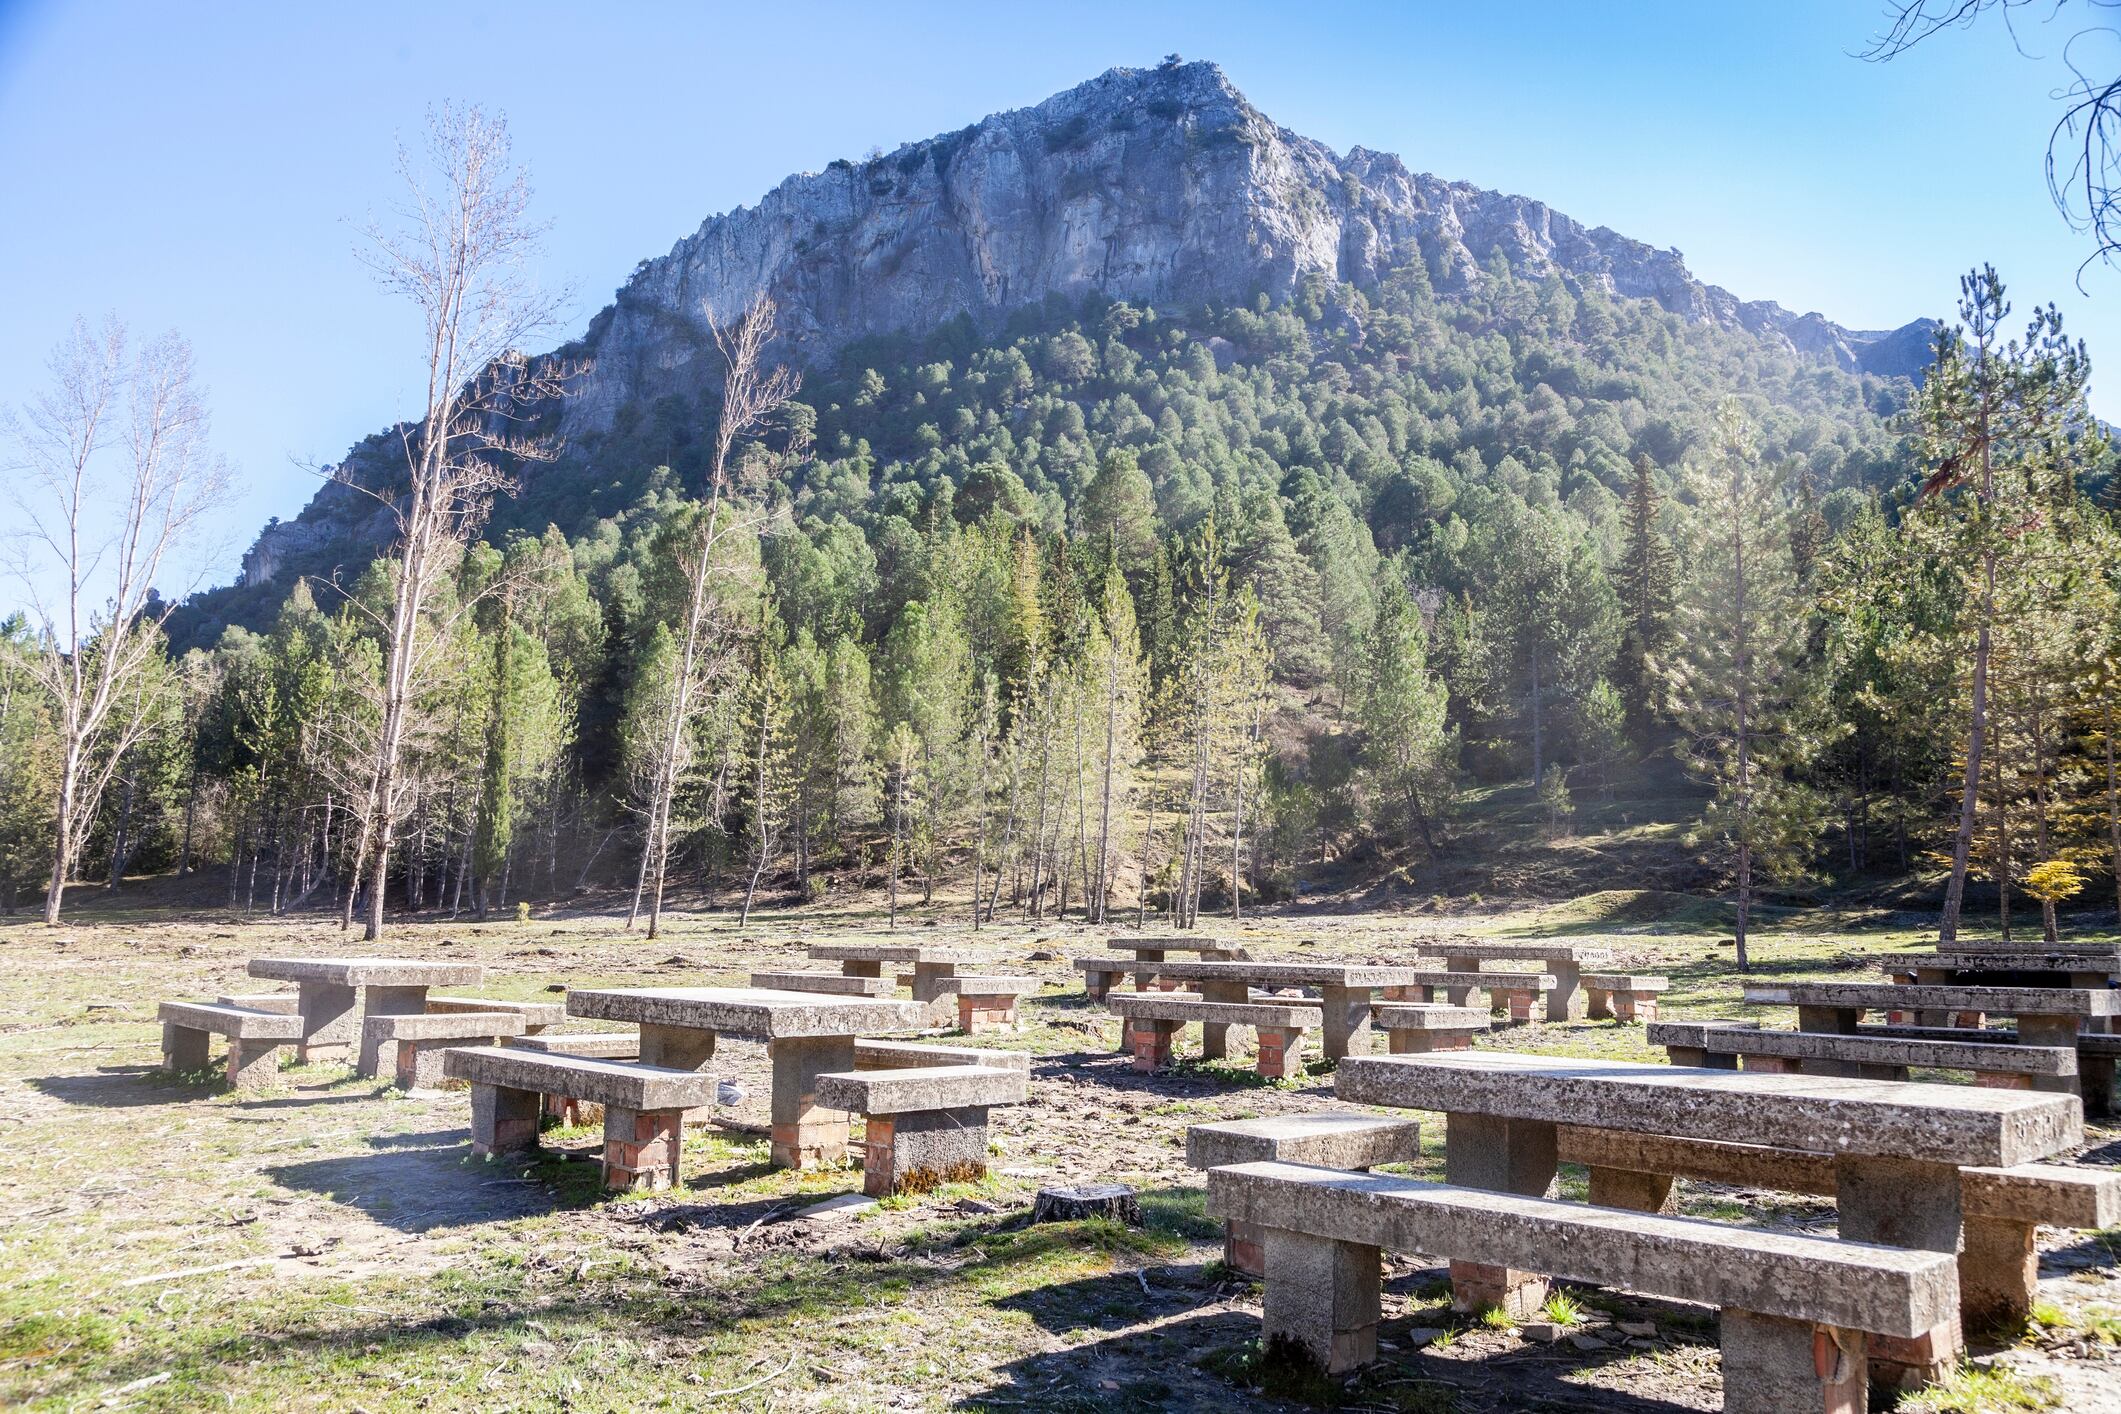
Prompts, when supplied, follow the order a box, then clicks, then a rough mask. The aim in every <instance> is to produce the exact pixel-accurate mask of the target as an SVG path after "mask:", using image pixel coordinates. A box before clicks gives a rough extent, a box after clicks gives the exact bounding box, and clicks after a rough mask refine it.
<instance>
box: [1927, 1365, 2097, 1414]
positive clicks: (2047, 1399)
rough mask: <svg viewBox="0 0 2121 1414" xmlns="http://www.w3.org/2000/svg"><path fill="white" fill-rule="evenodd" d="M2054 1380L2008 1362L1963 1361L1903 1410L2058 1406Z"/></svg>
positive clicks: (1934, 1413) (1979, 1413) (1995, 1413)
mask: <svg viewBox="0 0 2121 1414" xmlns="http://www.w3.org/2000/svg"><path fill="white" fill-rule="evenodd" d="M2059 1398H2060V1396H2059V1395H2058V1394H2057V1393H2056V1391H2055V1386H2054V1383H2053V1381H2051V1380H2046V1379H2043V1378H2041V1377H2040V1376H2038V1375H2026V1374H2021V1373H2019V1372H2018V1371H2016V1370H2013V1369H2011V1368H2010V1367H2009V1366H2007V1365H1998V1366H1996V1367H1994V1368H1993V1369H1987V1370H1982V1369H1976V1368H1975V1367H1974V1366H1972V1365H1961V1366H1960V1367H1959V1368H1957V1369H1955V1370H1953V1371H1952V1372H1951V1373H1950V1374H1948V1375H1946V1376H1945V1377H1944V1379H1943V1380H1941V1381H1940V1382H1938V1383H1937V1384H1935V1385H1932V1386H1931V1387H1930V1388H1928V1389H1926V1390H1923V1391H1922V1392H1920V1393H1919V1394H1917V1395H1916V1396H1915V1397H1914V1398H1912V1399H1910V1400H1908V1401H1906V1402H1905V1403H1903V1404H1901V1405H1900V1406H1899V1410H1900V1414H2015V1411H2021V1410H2024V1411H2037V1410H2043V1409H2054V1408H2056V1407H2058V1404H2057V1401H2058V1400H2059Z"/></svg>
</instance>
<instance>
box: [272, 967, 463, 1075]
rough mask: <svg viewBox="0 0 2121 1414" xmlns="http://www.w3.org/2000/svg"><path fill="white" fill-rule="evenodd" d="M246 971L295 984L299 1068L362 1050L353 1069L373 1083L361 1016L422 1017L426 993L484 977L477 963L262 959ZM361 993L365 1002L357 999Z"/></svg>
mask: <svg viewBox="0 0 2121 1414" xmlns="http://www.w3.org/2000/svg"><path fill="white" fill-rule="evenodd" d="M246 970H247V971H248V972H249V973H250V975H251V976H253V977H259V978H263V979H265V980H267V981H271V982H292V983H294V984H295V992H296V1003H295V1009H296V1011H298V1012H299V1013H300V1014H301V1017H302V1039H301V1040H300V1041H298V1042H296V1043H295V1059H296V1060H297V1061H298V1062H300V1063H303V1064H307V1063H308V1062H310V1061H313V1060H343V1059H345V1057H346V1054H347V1052H348V1051H349V1050H352V1049H353V1048H354V1047H355V1046H356V1045H357V1044H358V1046H359V1049H360V1054H359V1056H358V1058H357V1061H356V1066H355V1068H356V1069H357V1070H358V1071H359V1072H360V1074H362V1075H364V1076H368V1077H370V1078H374V1076H375V1075H376V1074H377V1073H378V1066H379V1061H378V1055H379V1052H378V1051H377V1050H375V1049H374V1048H372V1047H370V1045H369V1044H368V1039H367V1037H366V1035H365V1034H364V1033H363V1028H362V1026H361V1019H362V1016H363V1015H367V1016H408V1015H413V1014H416V1013H419V1012H424V1011H426V1010H427V989H428V988H430V987H464V986H475V985H477V984H478V983H479V982H481V981H483V980H484V979H485V976H486V969H485V968H483V967H481V966H479V965H478V964H477V963H472V962H421V961H418V960H416V959H413V958H402V957H259V958H253V959H251V962H250V966H249V967H248V968H247V969H246ZM363 990H365V991H366V994H367V995H366V997H365V999H362V998H360V997H359V996H358V994H359V993H360V992H362V991H363Z"/></svg>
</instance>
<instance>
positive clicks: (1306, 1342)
mask: <svg viewBox="0 0 2121 1414" xmlns="http://www.w3.org/2000/svg"><path fill="white" fill-rule="evenodd" d="M1264 1231H1265V1236H1266V1242H1265V1243H1264V1244H1263V1246H1264V1255H1265V1258H1266V1261H1265V1264H1264V1265H1265V1267H1266V1278H1267V1290H1266V1299H1265V1302H1264V1305H1265V1308H1266V1309H1265V1313H1264V1321H1263V1325H1264V1329H1263V1330H1262V1332H1261V1334H1262V1336H1263V1337H1264V1339H1263V1342H1262V1343H1263V1344H1264V1345H1265V1347H1266V1351H1267V1356H1268V1358H1269V1359H1273V1358H1276V1357H1286V1358H1296V1359H1302V1360H1307V1361H1309V1362H1310V1363H1311V1364H1313V1365H1315V1366H1317V1367H1318V1368H1320V1369H1323V1370H1324V1371H1325V1372H1326V1373H1327V1374H1332V1375H1338V1374H1343V1373H1345V1372H1347V1371H1349V1370H1356V1369H1360V1368H1361V1367H1362V1366H1364V1365H1367V1364H1369V1363H1371V1362H1372V1361H1374V1360H1375V1359H1376V1358H1377V1322H1378V1319H1379V1317H1380V1315H1381V1314H1382V1309H1383V1295H1384V1268H1383V1262H1382V1257H1381V1254H1380V1253H1379V1251H1378V1249H1377V1248H1375V1247H1366V1246H1364V1245H1363V1244H1361V1243H1359V1242H1335V1241H1333V1240H1332V1239H1331V1238H1326V1237H1311V1236H1309V1235H1307V1234H1304V1233H1300V1232H1288V1231H1285V1230H1284V1229H1282V1228H1275V1227H1270V1228H1267V1229H1265V1230H1264Z"/></svg>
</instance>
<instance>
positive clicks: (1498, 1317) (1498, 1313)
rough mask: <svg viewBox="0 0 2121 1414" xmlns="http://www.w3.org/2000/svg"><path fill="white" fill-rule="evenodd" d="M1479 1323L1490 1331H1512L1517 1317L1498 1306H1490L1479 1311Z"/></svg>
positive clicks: (1515, 1325)
mask: <svg viewBox="0 0 2121 1414" xmlns="http://www.w3.org/2000/svg"><path fill="white" fill-rule="evenodd" d="M1480 1323H1481V1324H1482V1325H1483V1326H1486V1327H1487V1328H1488V1329H1489V1330H1491V1331H1514V1330H1516V1329H1517V1318H1516V1317H1515V1316H1513V1315H1511V1314H1510V1313H1509V1312H1508V1311H1505V1310H1503V1309H1502V1307H1500V1306H1490V1307H1488V1309H1487V1310H1485V1311H1482V1312H1481V1313H1480Z"/></svg>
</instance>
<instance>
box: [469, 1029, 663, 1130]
mask: <svg viewBox="0 0 2121 1414" xmlns="http://www.w3.org/2000/svg"><path fill="white" fill-rule="evenodd" d="M502 1044H503V1045H508V1046H520V1047H522V1048H523V1049H524V1050H526V1051H536V1052H538V1053H539V1054H542V1055H553V1056H581V1057H584V1058H586V1059H590V1060H639V1059H640V1058H641V1036H640V1033H639V1032H637V1031H571V1032H569V1031H563V1032H561V1033H559V1034H558V1035H553V1034H551V1033H544V1034H540V1035H536V1036H533V1035H530V1034H528V1033H527V1032H526V1033H525V1034H523V1035H521V1036H510V1037H508V1038H506V1039H505V1040H504V1041H503V1042H502ZM544 1103H545V1113H546V1114H548V1115H550V1116H552V1117H553V1119H555V1120H557V1121H558V1122H559V1123H561V1124H566V1125H577V1124H596V1123H598V1122H600V1121H601V1120H602V1119H603V1117H604V1107H603V1106H602V1105H596V1104H591V1103H589V1102H588V1101H586V1100H578V1099H576V1098H575V1097H574V1096H572V1095H562V1094H559V1093H557V1092H555V1091H551V1090H548V1091H546V1092H545V1102H544Z"/></svg>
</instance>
